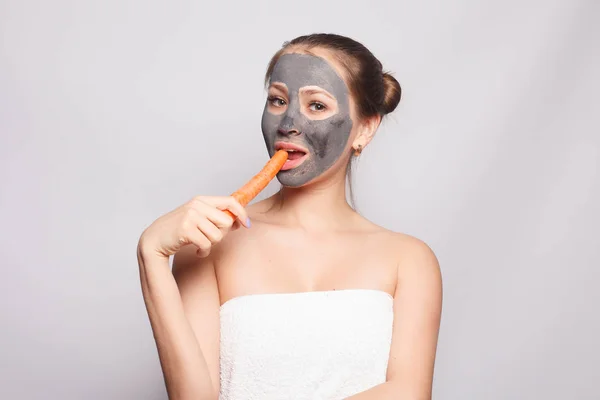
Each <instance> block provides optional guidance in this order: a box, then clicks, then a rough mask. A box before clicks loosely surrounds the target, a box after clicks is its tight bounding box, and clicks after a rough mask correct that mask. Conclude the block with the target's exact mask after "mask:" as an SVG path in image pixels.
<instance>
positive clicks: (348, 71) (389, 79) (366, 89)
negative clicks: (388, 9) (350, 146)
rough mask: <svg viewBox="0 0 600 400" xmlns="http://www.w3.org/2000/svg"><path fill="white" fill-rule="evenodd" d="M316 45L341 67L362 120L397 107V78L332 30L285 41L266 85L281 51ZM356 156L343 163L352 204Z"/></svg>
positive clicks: (271, 65) (271, 66)
mask: <svg viewBox="0 0 600 400" xmlns="http://www.w3.org/2000/svg"><path fill="white" fill-rule="evenodd" d="M315 48H320V49H325V50H329V51H330V52H331V54H332V56H333V57H334V58H335V60H336V61H337V62H338V63H339V64H340V65H341V66H342V67H343V69H344V72H345V77H344V78H345V79H344V81H345V82H346V84H347V85H348V89H349V90H350V94H351V95H352V98H353V99H354V102H355V104H356V111H357V113H358V118H359V119H360V120H363V121H364V120H365V119H368V118H370V117H374V116H380V117H383V116H385V115H386V114H389V113H391V112H392V111H394V110H395V109H396V107H397V106H398V103H399V102H400V97H401V94H402V90H401V88H400V84H399V83H398V81H397V80H396V78H394V77H393V76H392V75H391V74H390V73H389V72H385V71H383V66H382V65H381V62H380V61H379V60H378V59H377V58H376V57H375V56H374V55H373V53H371V51H369V49H367V48H366V47H365V46H364V45H362V44H361V43H359V42H357V41H356V40H354V39H351V38H349V37H346V36H341V35H336V34H332V33H314V34H311V35H304V36H299V37H297V38H295V39H293V40H291V41H289V42H285V43H284V44H283V46H282V47H281V49H279V51H278V52H277V53H275V55H274V56H273V58H271V62H269V66H268V68H267V73H266V74H265V85H267V84H268V83H269V80H270V79H271V74H272V73H273V69H274V68H275V64H277V61H278V60H279V57H281V56H282V55H283V54H285V53H290V52H293V51H294V50H297V51H300V52H304V53H308V54H313V53H311V49H315ZM313 55H315V54H313ZM356 158H357V157H351V158H350V162H348V165H347V167H346V177H347V179H348V188H349V190H350V204H351V205H352V206H353V207H354V204H355V201H354V191H353V187H352V163H353V160H355V159H356Z"/></svg>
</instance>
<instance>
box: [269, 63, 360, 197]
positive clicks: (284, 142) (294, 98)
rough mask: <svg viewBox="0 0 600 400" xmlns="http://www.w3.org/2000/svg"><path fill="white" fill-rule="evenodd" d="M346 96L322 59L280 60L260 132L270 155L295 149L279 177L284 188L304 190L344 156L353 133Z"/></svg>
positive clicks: (338, 77)
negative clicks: (277, 151) (307, 184)
mask: <svg viewBox="0 0 600 400" xmlns="http://www.w3.org/2000/svg"><path fill="white" fill-rule="evenodd" d="M350 108H351V107H350V95H349V90H348V88H347V87H346V83H345V82H344V80H343V79H342V78H341V77H340V76H339V75H338V73H337V72H336V71H335V69H334V68H333V67H332V66H331V65H330V64H329V62H327V61H326V60H325V59H324V58H321V57H317V56H313V55H308V54H297V53H291V54H284V55H282V56H281V57H280V58H279V60H278V61H277V63H276V64H275V67H274V69H273V73H272V75H271V80H270V85H269V96H268V99H267V103H266V105H265V109H264V112H263V116H262V131H263V136H264V139H265V144H266V145H267V149H268V151H269V155H271V156H272V155H273V154H274V153H275V151H276V150H278V149H280V148H283V149H286V150H287V149H290V148H292V149H295V150H297V151H292V152H290V154H289V158H288V161H287V162H286V164H285V165H284V167H283V168H282V170H281V171H280V172H279V174H278V175H277V178H278V179H279V181H280V182H281V184H282V185H284V186H292V187H298V186H302V185H304V184H306V183H308V182H310V181H312V180H313V179H314V178H316V177H318V176H320V175H322V174H323V173H324V172H325V171H327V170H328V169H329V168H330V167H331V166H332V165H333V164H334V163H335V162H336V161H337V160H338V159H339V158H340V156H341V155H342V154H343V153H344V150H345V149H346V146H347V144H348V139H349V137H350V134H351V132H352V125H353V124H352V118H351V115H350Z"/></svg>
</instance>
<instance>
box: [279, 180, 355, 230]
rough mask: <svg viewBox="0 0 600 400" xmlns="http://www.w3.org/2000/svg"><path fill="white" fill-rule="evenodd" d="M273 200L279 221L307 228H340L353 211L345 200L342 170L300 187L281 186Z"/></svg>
mask: <svg viewBox="0 0 600 400" xmlns="http://www.w3.org/2000/svg"><path fill="white" fill-rule="evenodd" d="M341 172H344V171H341ZM274 202H275V204H274V206H275V208H274V210H273V211H274V212H277V213H278V219H279V220H280V221H282V222H283V223H284V224H286V225H292V226H299V227H302V228H305V229H307V230H328V229H335V228H339V227H340V226H341V225H344V222H345V221H346V222H347V221H348V220H349V219H350V217H351V216H352V214H354V213H355V211H354V210H353V209H352V207H350V205H349V204H348V201H347V200H346V176H345V174H344V173H341V174H337V176H335V177H331V178H329V179H325V180H323V181H321V182H315V183H311V184H309V185H307V186H304V187H301V188H291V187H283V188H282V189H281V190H280V191H279V193H278V194H277V195H276V196H274Z"/></svg>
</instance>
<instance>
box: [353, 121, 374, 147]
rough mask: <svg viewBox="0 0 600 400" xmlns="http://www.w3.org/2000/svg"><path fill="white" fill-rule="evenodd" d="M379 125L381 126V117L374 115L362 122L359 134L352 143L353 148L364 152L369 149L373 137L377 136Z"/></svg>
mask: <svg viewBox="0 0 600 400" xmlns="http://www.w3.org/2000/svg"><path fill="white" fill-rule="evenodd" d="M379 124H381V115H374V116H372V117H370V118H367V119H365V120H364V121H362V122H361V123H360V126H359V127H358V133H357V135H356V137H355V138H354V141H353V142H352V148H354V149H358V148H360V149H361V150H362V149H364V148H365V147H367V145H368V144H369V142H370V141H371V140H372V139H373V136H375V132H377V128H379Z"/></svg>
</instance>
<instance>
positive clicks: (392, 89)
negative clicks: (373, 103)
mask: <svg viewBox="0 0 600 400" xmlns="http://www.w3.org/2000/svg"><path fill="white" fill-rule="evenodd" d="M401 96H402V89H401V88H400V84H399V83H398V81H397V80H396V78H394V77H393V76H392V75H390V74H389V73H388V72H384V73H383V103H382V104H381V111H382V114H383V115H385V114H389V113H391V112H392V111H394V110H395V109H396V107H397V106H398V103H400V97H401Z"/></svg>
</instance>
